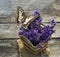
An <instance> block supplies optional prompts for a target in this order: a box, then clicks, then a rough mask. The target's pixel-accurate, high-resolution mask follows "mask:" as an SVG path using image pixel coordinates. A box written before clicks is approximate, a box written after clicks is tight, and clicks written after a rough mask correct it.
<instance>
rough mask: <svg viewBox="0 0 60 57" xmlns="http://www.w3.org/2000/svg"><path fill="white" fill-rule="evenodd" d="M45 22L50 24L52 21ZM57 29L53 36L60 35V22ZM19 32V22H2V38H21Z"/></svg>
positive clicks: (0, 34)
mask: <svg viewBox="0 0 60 57" xmlns="http://www.w3.org/2000/svg"><path fill="white" fill-rule="evenodd" d="M44 24H45V25H48V24H50V23H44ZM55 29H56V33H54V34H53V35H52V38H54V37H55V38H57V37H60V23H57V25H56V27H55ZM18 32H19V25H17V24H0V39H1V38H19V36H18Z"/></svg>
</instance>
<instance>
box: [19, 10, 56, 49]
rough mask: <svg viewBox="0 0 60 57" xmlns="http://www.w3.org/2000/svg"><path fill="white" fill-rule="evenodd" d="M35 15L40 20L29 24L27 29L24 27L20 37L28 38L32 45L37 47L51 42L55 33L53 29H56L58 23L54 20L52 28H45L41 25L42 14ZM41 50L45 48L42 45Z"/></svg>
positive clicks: (36, 12) (48, 26)
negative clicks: (42, 43)
mask: <svg viewBox="0 0 60 57" xmlns="http://www.w3.org/2000/svg"><path fill="white" fill-rule="evenodd" d="M34 14H38V15H39V18H36V19H35V20H33V21H32V22H31V23H29V25H28V26H27V28H26V29H24V28H23V27H22V29H20V32H19V35H23V36H25V37H27V38H28V39H29V40H30V41H31V43H32V44H33V45H34V46H36V45H37V44H39V43H41V42H48V41H49V40H50V37H51V35H52V34H53V33H54V32H55V30H54V29H53V28H54V27H55V25H56V22H55V21H54V20H53V19H52V21H51V26H50V25H47V26H46V25H45V26H44V27H41V26H40V25H41V24H42V18H41V17H40V13H39V12H38V11H35V12H34ZM40 48H44V46H43V45H41V46H40Z"/></svg>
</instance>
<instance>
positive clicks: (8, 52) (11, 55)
mask: <svg viewBox="0 0 60 57" xmlns="http://www.w3.org/2000/svg"><path fill="white" fill-rule="evenodd" d="M0 57H18V46H17V43H16V40H0Z"/></svg>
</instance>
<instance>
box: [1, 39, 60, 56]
mask: <svg viewBox="0 0 60 57" xmlns="http://www.w3.org/2000/svg"><path fill="white" fill-rule="evenodd" d="M16 40H17V39H4V40H0V57H19V54H20V53H19V49H18V44H17V41H16ZM49 48H50V49H51V54H50V55H49V57H60V39H51V40H50V41H49Z"/></svg>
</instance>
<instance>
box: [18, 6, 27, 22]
mask: <svg viewBox="0 0 60 57" xmlns="http://www.w3.org/2000/svg"><path fill="white" fill-rule="evenodd" d="M25 18H26V16H25V12H24V10H23V9H22V7H20V6H19V7H18V8H17V23H20V22H24V21H25Z"/></svg>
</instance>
